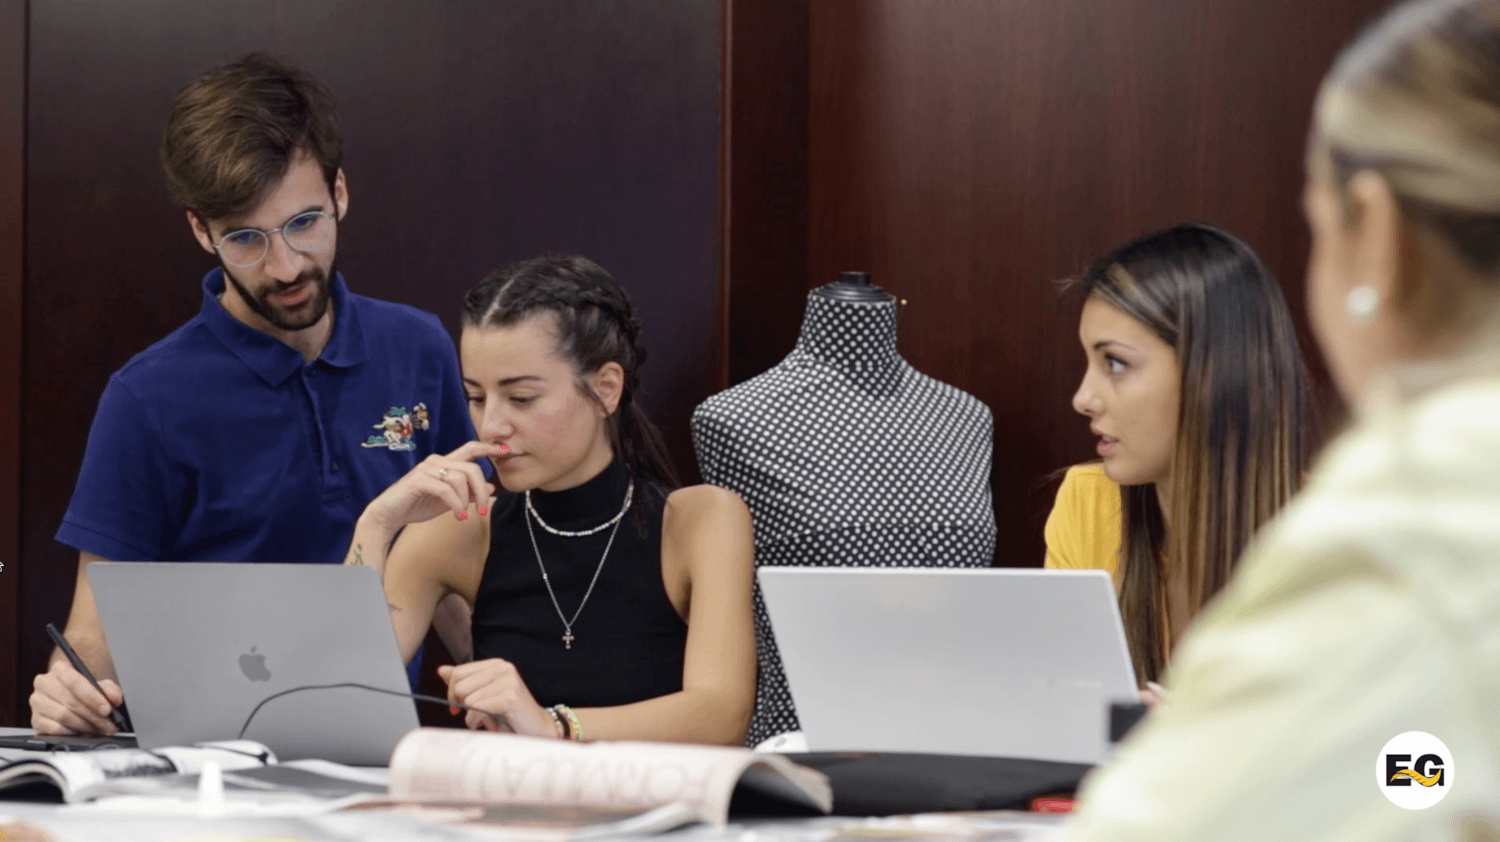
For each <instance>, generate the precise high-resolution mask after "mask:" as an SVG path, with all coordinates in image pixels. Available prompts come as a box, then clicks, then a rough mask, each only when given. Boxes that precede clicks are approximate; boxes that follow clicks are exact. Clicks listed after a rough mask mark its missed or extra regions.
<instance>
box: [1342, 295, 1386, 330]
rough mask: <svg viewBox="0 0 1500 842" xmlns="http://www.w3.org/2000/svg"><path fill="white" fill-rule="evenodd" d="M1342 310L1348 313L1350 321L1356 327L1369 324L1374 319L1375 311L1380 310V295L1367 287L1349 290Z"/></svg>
mask: <svg viewBox="0 0 1500 842" xmlns="http://www.w3.org/2000/svg"><path fill="white" fill-rule="evenodd" d="M1344 308H1345V309H1346V310H1348V312H1349V320H1350V321H1352V322H1354V323H1355V324H1357V325H1362V324H1369V322H1370V320H1371V319H1373V318H1375V311H1376V310H1379V309H1380V293H1378V292H1376V291H1375V290H1374V289H1372V288H1370V287H1367V286H1357V287H1355V288H1354V289H1351V290H1349V297H1348V298H1345V299H1344Z"/></svg>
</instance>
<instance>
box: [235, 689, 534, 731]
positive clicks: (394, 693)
mask: <svg viewBox="0 0 1500 842" xmlns="http://www.w3.org/2000/svg"><path fill="white" fill-rule="evenodd" d="M339 687H354V688H357V689H360V690H369V691H370V692H372V693H384V694H386V695H387V696H401V697H403V698H407V699H414V700H416V701H419V702H429V703H432V704H439V705H451V706H453V707H456V708H463V709H464V710H472V711H474V712H475V713H478V714H482V715H484V716H488V717H489V718H490V719H493V720H494V721H495V724H496V725H499V726H500V727H501V728H504V729H505V730H507V731H509V730H511V729H510V726H508V725H506V724H505V720H504V719H503V718H502V717H501V716H500V715H499V714H495V713H490V712H489V711H487V710H480V709H479V708H476V707H470V706H468V705H466V704H462V703H460V702H455V701H452V700H451V699H440V698H438V697H437V696H425V695H423V694H421V693H403V692H401V691H400V690H387V689H385V688H384V687H371V686H370V685H368V684H357V683H355V682H353V681H345V682H341V683H339V684H304V685H302V686H301V687H293V688H291V689H290V690H282V691H281V692H279V693H272V694H271V695H269V696H267V697H265V698H264V699H261V700H260V704H258V705H256V706H255V709H254V710H252V711H250V715H249V716H247V717H245V724H244V725H243V726H241V727H240V735H239V736H238V737H235V739H237V740H242V739H244V738H245V732H246V731H247V730H249V729H250V720H252V719H254V718H255V715H256V714H257V713H260V709H261V708H263V707H265V706H266V702H269V701H271V700H272V699H275V698H279V697H281V696H285V695H287V694H289V693H300V692H301V691H303V690H333V689H337V688H339Z"/></svg>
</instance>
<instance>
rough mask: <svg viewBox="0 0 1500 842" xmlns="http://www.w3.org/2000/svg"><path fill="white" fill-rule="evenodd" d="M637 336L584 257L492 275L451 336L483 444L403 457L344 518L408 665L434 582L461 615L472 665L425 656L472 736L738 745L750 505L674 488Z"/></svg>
mask: <svg viewBox="0 0 1500 842" xmlns="http://www.w3.org/2000/svg"><path fill="white" fill-rule="evenodd" d="M640 330H641V324H640V320H639V319H638V318H636V315H635V311H634V309H633V308H632V307H631V304H630V299H629V297H628V296H627V295H626V294H625V291H624V290H623V289H622V288H621V287H620V285H619V284H618V283H617V282H616V281H615V279H614V278H613V277H611V276H610V274H609V273H608V272H606V271H605V270H604V269H602V268H601V267H599V266H598V265H597V264H595V263H593V262H592V261H590V260H588V259H586V258H583V257H576V256H567V255H544V256H542V257H537V258H533V259H531V260H524V261H521V262H519V263H513V264H511V265H509V266H506V267H504V268H502V269H499V270H497V271H496V272H494V273H492V274H491V275H490V276H489V277H487V278H485V279H484V280H483V281H482V282H480V283H479V285H478V286H476V287H474V289H472V290H470V291H469V294H468V296H467V298H466V299H465V302H464V328H463V335H462V338H461V340H460V343H459V350H460V356H461V358H462V363H463V374H464V384H465V387H466V388H467V390H468V397H469V407H470V415H471V417H472V418H473V421H474V429H475V430H476V431H478V437H479V440H478V441H474V442H470V443H469V444H466V445H464V446H463V447H461V448H459V449H458V450H455V451H454V452H452V453H450V454H447V455H446V456H432V457H430V458H428V459H427V460H425V461H424V462H422V463H421V464H419V465H417V466H416V467H415V468H413V469H412V470H411V471H410V472H409V473H408V474H407V475H406V476H405V477H403V478H402V479H401V480H399V481H398V482H396V483H395V484H394V485H392V486H391V487H390V488H389V489H388V490H387V491H386V492H385V493H383V494H382V495H380V496H379V497H377V498H376V499H375V500H374V501H372V502H371V503H370V505H369V506H368V507H366V509H365V511H364V514H363V515H362V516H361V517H360V520H359V523H358V524H357V526H356V529H355V533H354V540H353V544H352V546H351V547H350V550H349V557H348V563H351V564H365V565H371V566H374V567H375V568H376V569H378V570H379V571H380V572H381V577H382V580H383V581H384V582H385V591H386V598H387V600H388V601H389V602H390V610H391V621H392V623H393V624H394V625H395V629H396V637H397V640H398V642H399V644H400V647H401V652H402V656H403V657H407V658H410V657H411V655H412V654H414V653H415V652H416V650H417V648H418V647H419V646H420V645H421V643H422V640H423V637H424V636H425V635H426V633H427V628H428V625H429V624H430V622H431V619H432V615H433V611H434V609H435V608H436V606H437V604H438V602H439V601H440V600H441V599H442V598H443V597H444V596H446V595H447V594H449V593H457V594H459V595H461V596H462V597H463V599H464V600H466V601H467V602H468V603H469V604H470V605H471V606H472V607H473V610H474V617H473V623H472V629H473V643H474V660H473V661H471V662H469V663H464V664H460V665H459V666H456V667H442V668H440V670H439V674H440V675H442V677H443V678H444V680H445V681H447V682H448V696H449V698H450V699H451V700H452V701H454V702H456V703H458V704H462V705H465V706H467V707H468V708H471V710H469V711H468V712H467V713H466V716H465V721H466V723H467V724H468V725H469V727H471V728H488V729H491V730H512V731H516V732H518V733H522V734H529V735H533V736H543V737H548V736H550V737H559V738H565V739H567V738H570V739H584V738H585V737H587V738H589V739H646V740H672V741H683V742H703V743H728V744H738V743H741V742H742V741H743V740H744V737H745V730H746V728H747V727H748V724H749V721H750V711H751V706H752V704H753V701H754V697H755V632H754V625H753V623H752V620H751V614H750V604H751V603H750V587H751V579H752V576H753V569H754V568H753V548H752V544H751V535H750V513H749V510H748V509H747V508H746V507H745V504H744V503H743V502H742V501H741V500H740V499H739V498H738V497H737V496H735V494H734V493H733V492H730V491H726V490H724V489H720V488H715V487H713V486H707V485H699V486H693V487H691V488H678V489H676V490H673V489H674V488H676V481H675V478H674V475H673V471H672V469H671V466H670V464H669V463H668V461H667V458H666V455H665V450H664V448H663V446H662V442H661V436H660V434H659V433H658V432H657V430H656V428H655V426H653V425H652V423H651V422H650V420H649V419H647V418H646V415H645V413H644V412H642V410H641V408H640V406H639V405H638V404H637V403H636V400H635V396H636V390H637V388H638V386H639V382H640V367H641V364H642V363H643V362H644V360H645V357H646V354H645V351H644V349H642V347H641V345H640ZM481 459H488V460H490V463H491V464H492V465H493V466H494V469H495V476H496V479H497V480H498V486H499V487H498V488H497V487H496V485H494V484H491V483H490V482H489V481H488V480H487V479H486V478H485V475H484V473H483V472H482V471H481V470H480V468H479V465H478V460H481ZM445 515H446V516H445ZM398 535H399V538H398V537H397V536H398ZM455 710H456V709H455Z"/></svg>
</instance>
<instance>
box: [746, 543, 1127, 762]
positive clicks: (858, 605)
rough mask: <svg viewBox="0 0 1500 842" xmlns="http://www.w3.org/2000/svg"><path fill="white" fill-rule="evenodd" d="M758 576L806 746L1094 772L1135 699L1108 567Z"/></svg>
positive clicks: (789, 570)
mask: <svg viewBox="0 0 1500 842" xmlns="http://www.w3.org/2000/svg"><path fill="white" fill-rule="evenodd" d="M757 572H758V575H759V577H760V586H761V591H762V594H763V595H764V597H765V603H766V610H767V611H768V612H769V613H770V617H771V628H772V629H773V631H774V633H775V635H776V645H777V648H778V649H779V650H780V652H781V660H782V663H783V665H784V666H785V668H786V677H787V682H788V684H789V685H790V688H791V691H792V699H793V701H794V702H795V704H796V707H797V717H798V719H799V720H801V723H802V731H803V734H804V736H805V738H806V740H807V746H808V748H809V749H810V750H813V751H842V750H865V751H907V752H924V753H935V754H977V755H992V756H1001V757H1020V758H1036V759H1043V760H1063V761H1070V762H1076V763H1097V762H1099V761H1101V760H1103V759H1105V757H1106V754H1107V752H1108V748H1109V741H1108V719H1109V704H1110V702H1112V701H1127V702H1135V701H1139V695H1138V691H1137V689H1136V683H1135V672H1134V670H1133V669H1132V667H1131V663H1130V650H1129V647H1128V646H1127V644H1126V642H1125V630H1124V626H1123V625H1122V624H1121V622H1120V612H1119V609H1118V607H1117V605H1116V601H1115V592H1114V586H1113V584H1112V582H1111V580H1110V576H1109V574H1108V573H1106V572H1105V571H1102V570H1037V569H995V568H983V569H933V568H922V569H911V568H850V567H762V568H760V569H759V571H757Z"/></svg>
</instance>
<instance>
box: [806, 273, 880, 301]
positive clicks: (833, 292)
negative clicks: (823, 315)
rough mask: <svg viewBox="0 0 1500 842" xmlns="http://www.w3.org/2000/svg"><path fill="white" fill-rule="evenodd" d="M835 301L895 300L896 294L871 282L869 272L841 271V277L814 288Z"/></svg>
mask: <svg viewBox="0 0 1500 842" xmlns="http://www.w3.org/2000/svg"><path fill="white" fill-rule="evenodd" d="M813 293H814V294H815V295H821V296H823V297H824V298H832V299H834V300H835V301H894V300H896V299H895V296H893V295H891V294H890V293H888V292H886V291H885V290H883V289H881V288H880V287H878V286H875V285H874V284H872V283H870V273H869V272H840V273H839V279H838V280H837V281H834V282H833V283H831V284H824V285H823V286H820V287H818V288H817V289H815V290H813Z"/></svg>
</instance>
